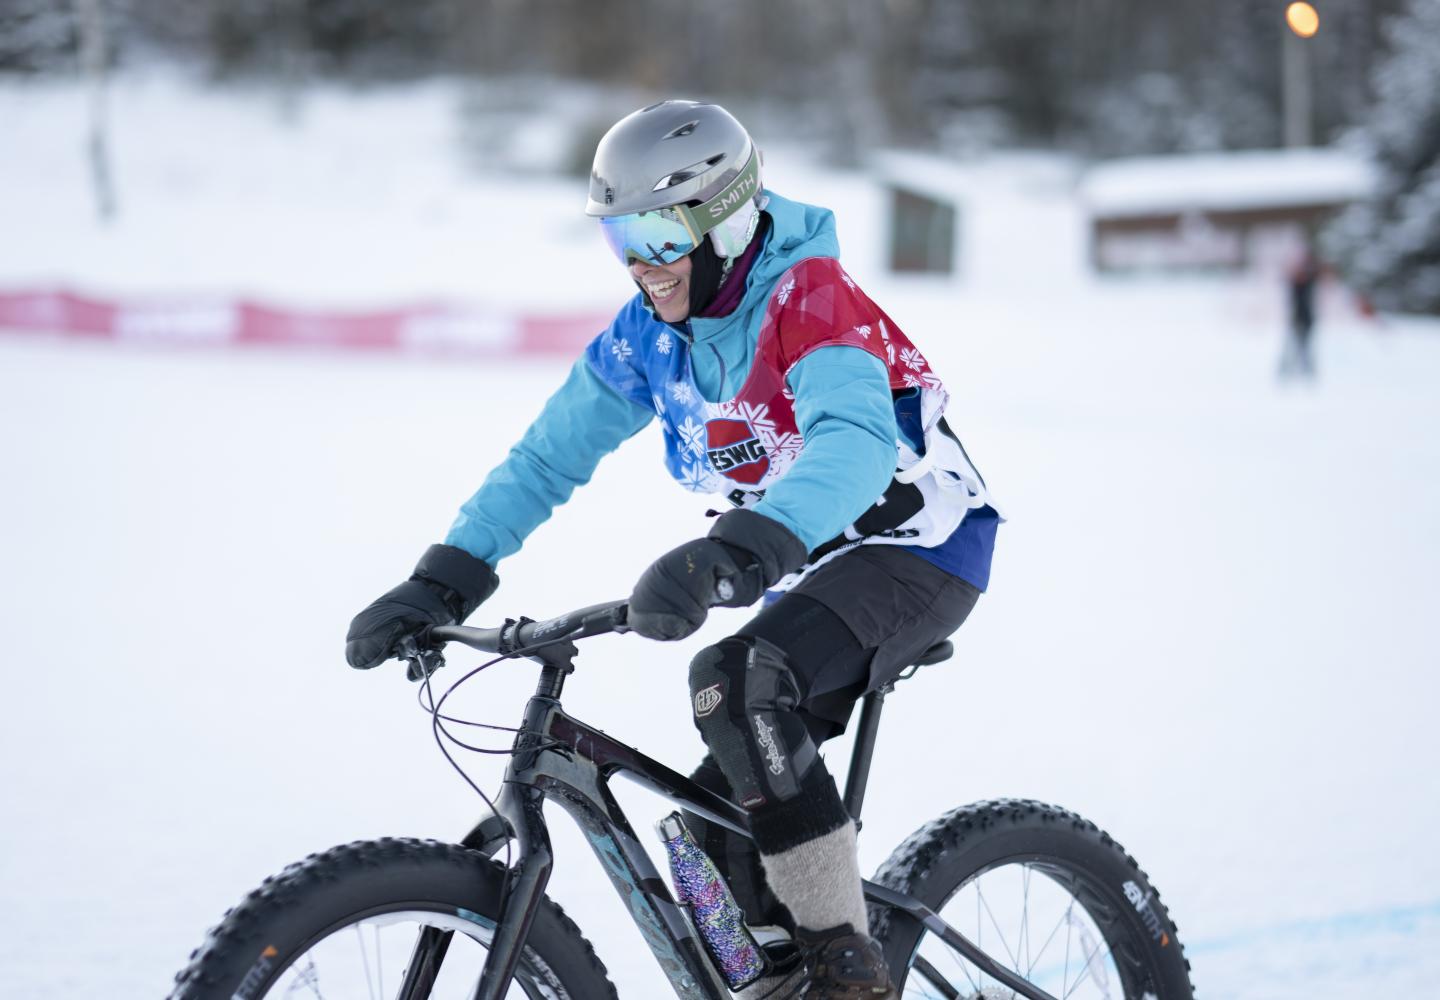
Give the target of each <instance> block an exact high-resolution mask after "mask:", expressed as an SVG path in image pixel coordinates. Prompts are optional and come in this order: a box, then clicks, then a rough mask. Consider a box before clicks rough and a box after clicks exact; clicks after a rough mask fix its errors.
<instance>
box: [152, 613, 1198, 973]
mask: <svg viewBox="0 0 1440 1000" xmlns="http://www.w3.org/2000/svg"><path fill="white" fill-rule="evenodd" d="M625 613H626V608H625V605H624V603H623V602H614V603H609V604H600V605H594V606H591V607H587V608H582V609H580V610H578V611H573V612H570V613H568V614H564V615H560V616H558V617H555V618H551V619H548V620H545V621H540V622H536V621H532V620H530V619H526V618H522V619H519V620H507V621H506V623H505V624H504V625H502V626H500V627H498V628H488V629H487V628H470V627H465V626H450V627H436V628H432V629H430V630H429V633H428V635H427V636H425V637H423V639H422V640H421V641H420V642H415V641H410V642H409V643H408V645H407V647H406V648H405V649H404V650H403V654H404V657H405V658H406V659H408V660H409V662H410V674H411V677H412V679H424V680H427V681H428V678H429V676H430V675H431V674H433V672H434V671H435V670H436V669H438V668H439V667H440V666H441V665H442V664H443V662H444V661H443V659H442V656H441V652H440V650H441V648H443V646H444V644H446V643H451V642H458V643H461V644H464V645H467V646H470V647H472V648H474V649H477V650H481V651H484V652H489V653H495V654H498V656H499V657H500V658H522V657H523V658H528V659H530V660H533V661H535V662H537V663H539V665H540V679H539V683H538V685H537V687H536V690H535V694H534V695H533V696H532V697H531V698H530V699H529V701H528V703H527V704H526V707H525V712H524V717H523V722H522V724H521V725H520V727H519V728H518V729H517V730H515V732H516V735H515V738H514V744H513V747H512V749H511V751H510V754H511V756H510V761H509V763H508V765H507V768H506V773H505V781H504V784H503V786H502V790H501V792H500V794H499V795H498V797H497V798H496V799H495V800H494V802H493V805H492V807H491V808H489V809H488V811H487V812H486V814H485V815H484V816H483V817H482V818H481V819H480V821H479V822H478V823H477V824H476V825H475V827H474V828H473V829H472V830H471V831H470V832H469V833H468V834H467V835H466V836H465V837H464V838H462V839H461V840H460V841H459V842H458V843H441V842H438V841H428V840H413V839H396V838H387V839H381V840H373V841H361V842H357V843H352V844H347V845H344V846H341V847H335V848H332V849H330V850H328V851H324V852H321V853H317V854H312V855H311V856H310V857H308V858H306V859H305V860H303V861H300V862H298V863H296V864H293V865H291V866H289V867H288V868H286V869H285V870H284V871H282V872H281V873H280V874H278V875H275V876H272V877H271V878H269V879H266V881H265V882H264V883H263V884H262V885H261V886H260V887H259V888H258V889H256V890H254V891H253V892H251V893H250V894H249V895H248V896H247V897H246V898H245V899H244V900H243V901H242V902H241V903H240V904H239V905H237V906H235V907H234V908H233V909H231V910H229V911H228V912H227V913H226V914H225V915H224V917H223V919H222V920H221V921H220V923H219V924H218V925H216V926H215V927H214V928H212V929H211V930H210V931H209V933H208V934H207V936H206V938H205V940H204V942H203V943H202V944H201V946H200V947H199V948H197V949H196V950H195V951H194V952H193V953H192V955H191V957H190V961H189V964H188V965H187V966H186V967H185V968H184V969H183V970H182V971H181V972H180V973H179V974H178V975H177V976H176V979H175V986H174V989H173V992H172V993H171V998H172V1000H260V998H268V1000H282V998H287V1000H288V998H306V997H313V998H325V1000H340V998H362V1000H380V998H386V1000H431V998H433V1000H441V998H450V997H460V998H467V1000H500V998H519V997H524V998H528V1000H540V998H544V1000H571V998H573V1000H603V998H615V997H616V996H617V994H616V991H615V987H614V985H613V984H612V983H611V982H610V979H609V976H608V973H607V972H606V970H605V967H604V965H603V964H602V963H601V962H600V959H599V958H598V957H597V956H596V954H595V950H594V948H593V947H591V945H590V944H589V942H587V941H586V940H585V938H584V937H583V936H582V934H581V932H580V929H579V928H578V927H577V926H576V925H575V924H574V922H572V921H571V920H570V918H569V917H567V916H566V915H565V914H564V913H563V912H562V911H561V909H560V907H559V906H557V905H555V903H554V902H552V901H551V900H550V899H549V898H548V897H547V896H546V895H545V887H546V884H547V882H548V880H549V878H550V875H551V872H552V869H553V865H554V857H553V854H552V851H551V846H550V838H549V834H548V831H547V828H546V821H545V814H544V810H543V806H544V805H545V804H546V803H554V804H556V805H559V806H560V807H561V808H562V809H563V810H565V811H566V812H567V813H568V814H569V815H570V816H571V818H572V819H574V820H575V821H576V823H577V824H578V825H579V826H580V828H581V830H582V831H583V833H584V835H585V838H586V840H587V841H588V842H589V844H590V845H591V847H592V848H593V849H594V852H595V856H596V858H597V859H598V860H599V863H600V864H601V866H602V867H603V868H604V869H605V871H606V873H607V874H608V876H609V878H610V881H611V882H612V884H613V885H614V887H615V890H616V891H617V892H618V893H619V895H620V897H621V899H622V900H623V901H624V903H625V905H626V908H627V909H628V911H629V913H630V914H631V916H632V917H633V919H634V921H635V925H636V927H637V928H638V930H639V932H640V936H641V938H642V939H643V940H644V942H645V944H646V945H647V947H648V948H649V950H650V951H651V952H652V953H653V954H654V957H655V959H656V961H657V962H658V963H659V965H660V967H661V969H662V970H663V972H664V974H665V978H666V979H667V980H668V982H669V984H670V986H671V988H672V989H673V990H674V992H675V995H676V996H678V997H682V998H685V1000H725V998H727V997H730V996H731V993H730V992H729V991H728V990H727V988H726V986H725V981H724V980H723V979H722V978H721V976H720V974H719V971H718V970H717V968H716V966H715V964H714V963H713V962H712V961H711V959H710V958H709V955H708V953H707V952H706V951H705V948H704V947H703V942H702V941H701V940H700V938H699V935H698V934H697V931H696V926H695V924H694V923H693V922H692V921H691V919H690V916H689V914H688V913H687V912H686V911H685V909H684V907H683V906H681V905H680V904H679V903H677V902H676V899H675V897H674V896H672V894H671V892H670V889H669V887H668V885H667V883H666V881H665V880H664V879H663V878H662V877H661V876H660V875H659V873H658V872H657V870H656V868H655V866H654V865H653V864H652V862H651V861H650V859H649V856H648V855H647V854H646V852H645V849H644V847H643V846H642V844H641V842H640V840H639V839H638V838H637V837H636V835H635V832H634V830H633V829H632V827H631V825H630V822H629V821H628V819H627V818H626V816H625V814H624V812H623V811H622V810H621V808H620V806H619V804H618V802H617V801H616V799H615V797H614V795H613V794H612V792H611V790H610V787H609V782H610V780H611V779H612V778H613V777H615V776H616V775H623V776H625V777H626V778H628V779H630V780H632V781H634V782H636V783H638V784H640V785H641V786H643V787H646V788H648V789H649V790H651V791H653V792H655V793H657V794H659V795H661V796H663V797H665V798H668V799H670V800H671V801H672V802H674V803H676V804H678V805H680V806H682V807H684V808H685V809H688V810H690V811H692V812H695V813H697V814H699V815H701V816H703V817H704V818H705V819H706V820H708V821H709V822H712V823H718V824H720V825H722V826H724V827H726V828H727V829H730V830H732V831H734V832H736V833H739V834H742V835H746V836H748V831H747V825H746V818H745V813H744V812H743V811H742V810H741V809H740V808H739V807H738V806H736V805H735V804H734V803H732V802H729V801H727V800H725V799H724V798H722V797H720V796H718V795H715V794H713V793H711V792H709V791H707V790H706V789H703V788H701V787H700V786H699V785H697V784H695V783H694V782H693V781H691V780H690V779H689V778H687V777H685V776H684V775H682V774H679V773H678V772H676V771H673V770H671V769H670V768H668V767H666V766H665V765H663V764H660V763H659V762H657V761H654V760H652V759H650V758H649V757H646V756H645V755H643V754H642V753H640V752H639V751H637V750H635V749H633V748H631V747H629V746H627V745H626V744H624V743H621V742H619V741H618V740H616V739H614V738H612V737H610V736H608V735H606V734H605V733H602V732H600V731H599V730H597V729H594V728H591V727H590V726H587V725H586V724H585V723H583V722H580V721H579V720H577V719H575V718H574V717H572V716H570V715H568V714H566V713H565V711H564V710H563V709H562V708H561V704H560V696H561V693H562V690H563V688H564V684H565V679H566V677H567V676H568V675H569V674H570V673H571V672H572V671H573V670H574V669H575V667H574V657H575V655H576V653H577V648H576V646H575V642H576V641H577V640H580V639H584V638H588V637H590V636H595V635H600V634H603V633H610V632H624V631H627V628H626V625H625ZM952 652H953V646H952V645H951V643H950V642H948V641H945V642H941V643H939V644H937V645H936V646H934V647H932V648H931V649H929V650H928V651H926V653H925V654H924V655H922V656H921V657H919V658H918V659H917V662H916V663H915V665H914V666H912V667H910V668H909V669H908V670H907V671H905V672H904V673H903V674H902V675H901V676H900V678H897V680H902V679H905V678H908V677H910V676H913V675H914V673H915V671H916V670H918V669H919V668H920V667H922V666H925V665H927V664H932V663H939V662H941V661H942V660H945V659H947V658H949V657H950V656H951V654H952ZM472 673H473V672H472ZM467 676H469V675H467ZM893 689H894V684H893V683H892V684H889V685H886V686H885V687H883V688H881V689H879V690H876V691H874V692H871V693H870V694H868V695H866V696H865V698H864V700H863V703H862V707H861V711H860V718H859V722H858V732H857V735H856V740H855V747H854V750H853V752H852V757H851V760H850V765H849V773H848V778H847V782H846V788H845V795H844V801H845V804H846V807H847V808H848V809H849V811H850V814H851V815H852V816H853V817H855V820H856V822H857V823H859V821H860V811H861V805H862V803H863V800H864V796H865V787H866V782H867V780H868V777H869V771H870V762H871V757H872V754H873V752H874V748H875V741H876V736H877V732H878V727H879V722H880V712H881V708H882V707H883V704H884V701H885V697H886V696H887V695H888V694H889V693H890V692H891V691H892V690H893ZM452 690H453V688H452ZM442 702H443V699H442ZM431 707H432V710H433V712H434V714H435V715H436V716H437V717H440V716H439V704H438V703H432V706H431ZM462 773H463V772H462ZM477 791H478V789H477ZM488 801H489V800H487V802H488ZM864 891H865V896H866V899H867V903H868V905H869V915H870V931H871V933H872V935H874V936H875V938H876V939H877V940H878V941H879V942H880V943H881V945H882V947H883V948H884V951H885V956H886V960H887V962H888V964H889V967H890V970H891V974H892V976H893V978H894V979H895V981H896V985H897V986H898V987H899V988H900V990H901V993H902V996H904V997H906V998H936V1000H1002V998H1018V997H1024V998H1026V1000H1071V998H1075V1000H1082V998H1083V1000H1090V998H1107V1000H1109V998H1124V1000H1191V998H1192V996H1193V988H1192V986H1191V982H1190V964H1189V962H1188V960H1187V959H1186V958H1185V954H1184V950H1183V948H1182V947H1181V945H1180V942H1179V940H1178V938H1177V936H1176V932H1175V924H1174V922H1173V921H1172V920H1171V918H1170V916H1169V914H1168V912H1167V911H1166V909H1165V907H1164V905H1163V904H1162V903H1161V902H1160V897H1159V895H1158V893H1156V891H1155V889H1154V887H1153V886H1152V885H1151V884H1150V880H1149V879H1148V878H1147V877H1146V875H1145V873H1144V872H1143V871H1141V870H1140V867H1139V865H1137V864H1136V862H1135V860H1134V859H1133V858H1131V857H1130V855H1129V854H1127V853H1126V852H1125V850H1124V848H1122V847H1121V846H1120V845H1119V844H1118V843H1116V842H1115V841H1114V840H1113V839H1111V838H1110V837H1109V836H1108V835H1107V834H1106V833H1105V832H1104V831H1102V830H1101V829H1100V828H1098V827H1097V826H1095V824H1093V823H1091V822H1089V821H1087V820H1085V819H1082V818H1080V817H1079V816H1076V815H1075V814H1074V813H1071V812H1068V811H1066V810H1064V809H1061V808H1059V807H1056V806H1052V805H1046V804H1044V803H1041V802H1034V801H1029V800H1020V799H1001V800H995V801H988V802H980V803H975V804H972V805H966V806H961V807H959V808H957V809H952V810H951V811H950V812H947V813H945V814H944V815H943V816H941V817H939V818H938V819H936V820H934V821H933V822H931V823H929V824H927V825H925V826H923V827H922V828H920V829H919V830H917V831H915V833H914V834H912V835H911V836H910V837H909V838H908V839H906V840H905V841H904V843H902V844H901V845H900V846H899V847H897V848H896V849H895V850H894V852H893V853H892V854H891V855H890V857H889V859H888V860H887V861H886V862H885V863H884V864H882V865H881V866H880V868H879V870H878V871H877V872H876V873H875V876H874V878H873V879H871V880H868V881H866V882H865V884H864Z"/></svg>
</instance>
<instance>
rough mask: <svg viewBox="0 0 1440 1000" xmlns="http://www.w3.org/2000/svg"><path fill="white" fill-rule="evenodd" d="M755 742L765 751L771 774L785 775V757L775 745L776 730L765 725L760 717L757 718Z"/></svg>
mask: <svg viewBox="0 0 1440 1000" xmlns="http://www.w3.org/2000/svg"><path fill="white" fill-rule="evenodd" d="M755 741H756V742H757V743H759V744H760V749H761V750H763V751H765V759H766V760H768V761H769V762H770V773H771V774H776V775H779V774H784V773H785V755H784V754H782V753H781V752H780V747H779V746H777V745H776V743H775V730H774V729H772V728H771V727H770V726H767V725H765V720H764V719H762V718H760V716H758V715H757V716H755Z"/></svg>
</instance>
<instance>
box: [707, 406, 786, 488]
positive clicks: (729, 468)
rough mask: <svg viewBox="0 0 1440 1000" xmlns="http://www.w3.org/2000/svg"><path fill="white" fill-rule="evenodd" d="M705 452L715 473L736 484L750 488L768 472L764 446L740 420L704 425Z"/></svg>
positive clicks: (768, 462) (747, 425) (768, 459)
mask: <svg viewBox="0 0 1440 1000" xmlns="http://www.w3.org/2000/svg"><path fill="white" fill-rule="evenodd" d="M705 448H706V451H705V454H706V456H707V457H708V458H709V459H710V464H711V466H713V467H714V469H715V471H716V472H718V473H720V474H721V475H723V476H725V477H726V478H727V479H733V480H735V481H736V482H737V483H744V484H745V485H747V486H754V485H755V484H756V483H758V482H759V481H760V480H762V479H764V478H765V473H767V472H769V471H770V456H769V455H767V454H766V452H765V446H764V445H763V444H761V443H760V438H759V437H758V436H756V434H755V431H754V430H753V429H751V427H750V425H749V424H748V423H746V422H745V421H744V420H728V419H722V420H711V421H708V422H707V423H706V424H705Z"/></svg>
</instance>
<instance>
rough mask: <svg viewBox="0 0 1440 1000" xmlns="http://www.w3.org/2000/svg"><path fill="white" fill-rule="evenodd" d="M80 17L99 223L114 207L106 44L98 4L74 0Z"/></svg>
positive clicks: (112, 213) (109, 216) (107, 218)
mask: <svg viewBox="0 0 1440 1000" xmlns="http://www.w3.org/2000/svg"><path fill="white" fill-rule="evenodd" d="M76 9H77V11H78V12H79V15H80V69H81V72H82V73H84V74H85V77H86V79H87V80H88V82H89V84H90V134H89V136H88V138H87V141H86V147H87V152H88V155H89V159H90V179H91V182H92V184H93V188H94V192H95V210H96V213H97V214H98V215H99V217H100V221H101V222H105V223H109V222H110V221H111V220H112V219H114V218H115V215H116V212H117V211H118V207H117V205H116V202H115V187H114V183H113V179H112V176H111V172H110V144H109V141H108V135H107V131H106V114H105V110H106V109H105V85H106V76H107V64H108V58H107V56H108V52H109V43H108V37H107V31H106V24H105V8H104V7H103V6H102V0H77V3H76Z"/></svg>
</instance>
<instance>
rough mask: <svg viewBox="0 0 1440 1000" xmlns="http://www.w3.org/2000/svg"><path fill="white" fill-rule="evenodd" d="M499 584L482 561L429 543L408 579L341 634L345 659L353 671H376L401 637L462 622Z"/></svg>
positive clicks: (453, 549) (447, 546)
mask: <svg viewBox="0 0 1440 1000" xmlns="http://www.w3.org/2000/svg"><path fill="white" fill-rule="evenodd" d="M499 585H500V579H499V578H498V577H497V576H496V575H495V571H494V570H492V569H491V568H490V565H489V563H486V562H485V561H484V560H482V559H476V558H475V557H474V556H472V555H471V554H470V553H468V552H466V551H465V550H464V549H457V548H455V546H453V545H432V546H430V548H428V549H427V550H426V551H425V555H423V556H421V557H420V562H419V563H417V564H416V566H415V572H414V574H412V575H411V577H410V579H408V580H406V581H405V582H404V583H402V584H400V586H398V587H395V588H393V589H391V590H388V591H386V592H385V593H384V594H382V595H381V596H380V597H378V598H376V599H375V601H374V602H373V603H372V604H371V605H370V606H369V607H368V608H366V609H365V610H364V611H362V612H360V613H359V614H358V615H356V616H355V619H354V620H353V621H352V622H351V623H350V631H349V632H348V633H347V634H346V636H345V659H346V660H347V661H349V663H350V666H352V667H355V668H356V669H358V670H369V669H370V668H371V667H378V666H379V665H380V664H382V663H384V662H385V661H386V660H388V659H389V658H390V657H392V656H394V655H395V651H396V646H397V644H398V643H399V642H400V640H401V639H403V638H404V637H405V636H407V635H416V634H418V633H419V632H420V631H421V630H423V629H425V628H427V627H429V626H431V625H454V624H456V623H458V622H463V621H464V620H465V619H466V618H468V617H470V613H471V612H472V611H474V610H475V609H476V608H478V607H479V606H480V604H481V603H482V602H483V601H484V600H485V599H486V598H487V597H489V596H490V595H491V594H493V593H494V592H495V588H496V587H497V586H499Z"/></svg>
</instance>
